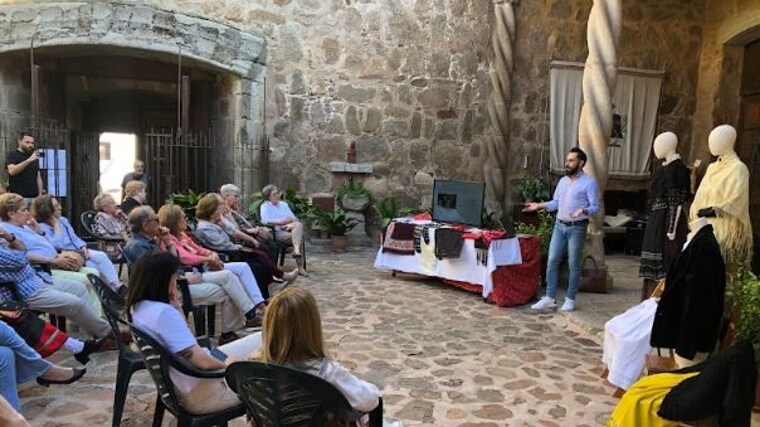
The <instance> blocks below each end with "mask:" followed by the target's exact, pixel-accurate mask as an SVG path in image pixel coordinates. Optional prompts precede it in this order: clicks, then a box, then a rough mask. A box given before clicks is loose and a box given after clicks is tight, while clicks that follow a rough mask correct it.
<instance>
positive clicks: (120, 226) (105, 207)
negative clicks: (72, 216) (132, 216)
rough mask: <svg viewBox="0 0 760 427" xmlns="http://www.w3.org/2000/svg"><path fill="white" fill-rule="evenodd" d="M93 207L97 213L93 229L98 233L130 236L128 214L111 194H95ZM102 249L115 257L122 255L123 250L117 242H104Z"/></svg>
mask: <svg viewBox="0 0 760 427" xmlns="http://www.w3.org/2000/svg"><path fill="white" fill-rule="evenodd" d="M93 207H94V208H95V211H96V212H97V213H96V214H95V220H94V222H93V224H92V231H93V232H94V233H95V234H96V235H98V236H100V237H105V238H109V239H122V240H127V236H129V233H128V230H129V224H128V223H127V214H125V213H124V212H122V210H121V209H119V208H118V207H117V206H116V201H115V200H114V199H113V197H111V195H110V194H108V193H100V194H98V195H97V196H95V200H93ZM100 249H101V250H102V251H103V252H105V253H107V254H108V256H109V257H111V258H114V259H115V258H117V257H118V256H120V255H121V250H120V249H119V247H118V244H116V243H105V242H103V243H101V244H100Z"/></svg>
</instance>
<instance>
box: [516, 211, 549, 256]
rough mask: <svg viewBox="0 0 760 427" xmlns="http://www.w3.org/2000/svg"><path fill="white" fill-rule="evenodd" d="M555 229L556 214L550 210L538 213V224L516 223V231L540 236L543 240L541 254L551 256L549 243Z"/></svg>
mask: <svg viewBox="0 0 760 427" xmlns="http://www.w3.org/2000/svg"><path fill="white" fill-rule="evenodd" d="M553 229H554V216H552V214H550V213H549V212H539V213H538V225H533V224H528V223H525V222H518V223H516V224H515V231H516V232H518V233H521V234H532V235H534V236H538V238H539V239H540V240H541V255H542V256H543V257H548V256H549V243H550V242H551V240H552V230H553Z"/></svg>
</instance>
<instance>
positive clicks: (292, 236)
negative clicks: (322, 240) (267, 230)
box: [259, 184, 308, 276]
mask: <svg viewBox="0 0 760 427" xmlns="http://www.w3.org/2000/svg"><path fill="white" fill-rule="evenodd" d="M261 193H262V195H263V196H264V199H265V201H264V203H262V204H261V208H259V209H260V213H261V223H262V224H264V225H273V226H274V227H275V233H274V234H275V236H274V237H275V239H277V241H279V242H285V243H289V244H292V245H293V258H295V259H296V265H297V266H298V274H300V275H301V276H308V273H306V269H305V268H304V264H303V255H302V254H301V245H302V244H303V224H302V223H301V222H300V221H299V220H298V218H297V217H296V215H295V214H294V213H293V211H292V210H290V206H288V202H285V201H283V200H280V191H279V190H278V189H277V187H275V186H274V185H271V184H270V185H267V186H266V187H264V189H263V190H261Z"/></svg>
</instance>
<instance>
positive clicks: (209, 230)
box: [195, 193, 298, 298]
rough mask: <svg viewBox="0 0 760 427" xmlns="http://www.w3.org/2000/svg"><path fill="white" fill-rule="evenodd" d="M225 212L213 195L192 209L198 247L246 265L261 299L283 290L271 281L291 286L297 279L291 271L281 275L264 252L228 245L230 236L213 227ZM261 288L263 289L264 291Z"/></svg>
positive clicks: (280, 271) (220, 200)
mask: <svg viewBox="0 0 760 427" xmlns="http://www.w3.org/2000/svg"><path fill="white" fill-rule="evenodd" d="M225 209H226V206H225V205H224V202H223V201H222V197H221V196H220V195H218V194H215V193H210V194H207V195H205V196H204V197H203V198H202V199H201V200H200V201H199V202H198V206H196V208H195V217H196V218H197V219H198V226H197V227H196V229H195V237H197V238H198V240H199V241H200V243H201V244H202V245H204V246H206V247H207V248H209V249H212V250H215V251H225V252H232V255H233V257H234V258H237V259H240V260H242V261H245V262H246V263H248V265H249V266H250V267H251V271H253V274H254V276H256V282H258V284H259V287H260V288H261V293H262V295H264V297H265V298H268V296H269V295H270V294H274V293H276V291H278V290H280V289H282V287H284V286H282V287H280V286H279V285H277V284H275V282H274V278H273V277H277V278H282V279H284V280H285V281H286V283H285V286H287V285H289V284H291V283H293V281H294V280H295V279H296V278H297V277H298V272H297V271H295V270H293V271H291V272H290V273H283V271H282V270H280V269H279V268H278V267H277V266H276V265H275V264H274V263H273V262H272V260H271V259H270V258H269V256H268V255H267V254H266V252H263V251H261V250H260V249H253V248H248V247H245V246H242V245H239V244H237V243H233V242H232V240H231V239H230V236H229V235H227V233H226V232H225V231H224V230H223V229H222V228H221V227H220V226H219V225H217V222H218V221H219V219H220V218H221V216H222V213H223V212H224V211H225ZM264 287H266V291H265V288H264Z"/></svg>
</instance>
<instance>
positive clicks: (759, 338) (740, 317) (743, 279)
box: [727, 269, 760, 366]
mask: <svg viewBox="0 0 760 427" xmlns="http://www.w3.org/2000/svg"><path fill="white" fill-rule="evenodd" d="M727 294H728V297H729V301H730V302H731V305H732V307H733V310H734V313H736V315H737V322H736V339H738V340H747V341H749V342H750V343H752V346H753V347H754V349H755V361H756V362H757V364H758V366H760V280H758V278H757V276H755V275H754V274H752V272H750V271H748V270H746V269H741V270H739V272H738V273H737V274H736V275H735V276H732V277H731V280H730V284H729V286H728V289H727Z"/></svg>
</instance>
